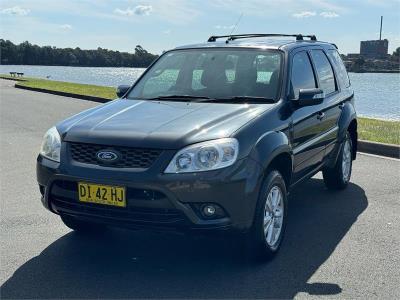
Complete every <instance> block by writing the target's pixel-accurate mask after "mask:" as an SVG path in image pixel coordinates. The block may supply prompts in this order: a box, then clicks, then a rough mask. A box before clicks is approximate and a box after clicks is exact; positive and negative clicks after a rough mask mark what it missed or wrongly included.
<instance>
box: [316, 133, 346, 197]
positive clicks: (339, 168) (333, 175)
mask: <svg viewBox="0 0 400 300" xmlns="http://www.w3.org/2000/svg"><path fill="white" fill-rule="evenodd" d="M352 153H353V144H352V141H351V137H350V133H349V132H347V134H346V137H345V139H344V141H343V143H342V145H341V148H340V152H339V157H338V159H337V161H336V164H335V166H334V167H333V168H325V169H324V170H323V171H322V175H323V177H324V182H325V185H326V186H327V187H328V188H329V189H333V190H342V189H345V188H346V187H347V185H348V184H349V181H350V177H351V169H352V166H353V157H352Z"/></svg>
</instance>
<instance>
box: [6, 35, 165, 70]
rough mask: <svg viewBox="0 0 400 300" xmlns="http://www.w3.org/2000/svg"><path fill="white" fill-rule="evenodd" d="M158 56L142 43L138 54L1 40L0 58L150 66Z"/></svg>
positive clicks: (60, 63) (35, 62) (16, 62)
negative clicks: (146, 48)
mask: <svg viewBox="0 0 400 300" xmlns="http://www.w3.org/2000/svg"><path fill="white" fill-rule="evenodd" d="M157 57H158V55H154V54H151V53H149V52H147V51H146V50H145V49H143V48H142V47H141V46H140V45H137V46H136V47H135V52H134V53H128V52H119V51H113V50H107V49H103V48H100V47H99V48H97V49H96V50H82V49H80V48H78V47H76V48H57V47H52V46H43V47H41V46H38V45H32V44H31V43H29V42H28V41H26V42H23V43H21V44H19V45H15V44H14V43H12V42H11V41H9V40H4V39H0V61H1V64H2V65H46V66H82V67H138V68H140V67H147V66H149V65H150V64H151V62H152V61H153V60H154V59H156V58H157Z"/></svg>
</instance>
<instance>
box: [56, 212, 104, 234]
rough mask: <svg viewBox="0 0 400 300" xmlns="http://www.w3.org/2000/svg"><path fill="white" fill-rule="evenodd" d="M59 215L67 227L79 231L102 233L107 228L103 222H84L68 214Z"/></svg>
mask: <svg viewBox="0 0 400 300" xmlns="http://www.w3.org/2000/svg"><path fill="white" fill-rule="evenodd" d="M60 217H61V220H62V221H63V223H64V224H65V225H66V226H67V227H69V228H71V229H72V230H74V231H76V232H79V233H103V232H104V231H105V230H106V229H107V226H106V225H104V224H97V223H91V222H85V221H82V220H79V219H77V218H75V217H72V216H68V215H61V216H60Z"/></svg>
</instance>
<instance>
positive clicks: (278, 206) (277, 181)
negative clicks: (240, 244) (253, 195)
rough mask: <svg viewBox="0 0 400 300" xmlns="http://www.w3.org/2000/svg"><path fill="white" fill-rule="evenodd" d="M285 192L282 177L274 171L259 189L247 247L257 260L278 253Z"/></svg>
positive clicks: (284, 225)
mask: <svg viewBox="0 0 400 300" xmlns="http://www.w3.org/2000/svg"><path fill="white" fill-rule="evenodd" d="M286 215H287V192H286V185H285V181H284V179H283V177H282V175H281V174H280V173H279V172H278V171H276V170H274V171H271V172H270V173H269V174H268V176H267V177H266V178H265V180H264V183H263V186H262V187H261V191H260V195H259V199H258V203H257V208H256V215H255V220H254V224H253V228H252V230H251V232H250V234H249V241H248V246H250V249H251V250H252V252H253V254H254V255H255V257H256V258H257V259H262V260H267V259H270V258H272V257H273V256H274V254H275V253H276V252H277V251H278V249H279V247H280V245H281V243H282V239H283V235H284V232H285V227H286Z"/></svg>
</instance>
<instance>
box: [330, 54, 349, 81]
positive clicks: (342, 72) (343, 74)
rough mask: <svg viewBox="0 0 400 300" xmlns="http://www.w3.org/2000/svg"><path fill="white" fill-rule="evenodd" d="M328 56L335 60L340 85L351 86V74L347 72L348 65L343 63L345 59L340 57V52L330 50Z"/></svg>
mask: <svg viewBox="0 0 400 300" xmlns="http://www.w3.org/2000/svg"><path fill="white" fill-rule="evenodd" d="M328 56H329V58H330V59H331V61H332V62H333V64H334V66H335V69H336V70H337V73H338V79H339V81H340V85H341V86H343V87H349V86H350V79H349V75H348V74H347V70H346V67H345V66H344V64H343V61H342V59H341V58H340V55H339V53H338V52H337V51H336V50H329V51H328Z"/></svg>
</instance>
